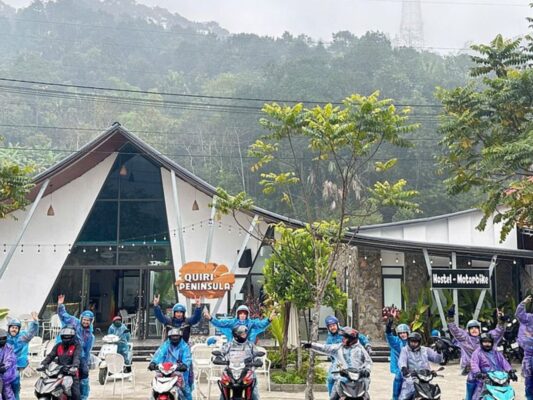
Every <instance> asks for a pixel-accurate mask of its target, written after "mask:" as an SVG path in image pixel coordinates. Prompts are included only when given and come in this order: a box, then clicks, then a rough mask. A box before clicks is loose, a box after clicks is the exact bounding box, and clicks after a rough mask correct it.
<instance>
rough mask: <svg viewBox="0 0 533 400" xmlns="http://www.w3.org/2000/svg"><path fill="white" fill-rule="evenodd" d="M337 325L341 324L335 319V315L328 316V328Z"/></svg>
mask: <svg viewBox="0 0 533 400" xmlns="http://www.w3.org/2000/svg"><path fill="white" fill-rule="evenodd" d="M335 324H337V325H338V324H339V320H338V319H337V318H336V317H334V316H333V315H328V316H327V317H326V326H330V325H335Z"/></svg>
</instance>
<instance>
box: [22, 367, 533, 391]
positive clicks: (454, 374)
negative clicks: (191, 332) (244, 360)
mask: <svg viewBox="0 0 533 400" xmlns="http://www.w3.org/2000/svg"><path fill="white" fill-rule="evenodd" d="M147 365H148V364H147V363H136V364H135V370H136V384H135V390H134V389H133V385H132V383H130V382H125V383H124V399H132V400H137V399H148V397H149V394H150V382H151V379H152V375H153V374H152V373H151V372H149V371H147V369H146V367H147ZM515 367H518V366H515ZM442 374H443V375H444V378H435V380H434V382H437V383H438V384H439V385H440V387H441V390H442V393H443V396H442V397H443V399H450V400H451V399H453V400H460V399H463V398H464V397H463V395H464V388H465V378H464V377H462V376H460V374H459V368H458V366H457V365H450V366H447V367H446V369H445V370H444V371H442ZM371 379H372V382H371V385H370V395H371V398H372V399H373V400H388V399H390V398H391V397H390V392H391V388H392V375H391V374H390V373H389V366H388V364H385V363H375V364H374V365H373V369H372V377H371ZM36 380H37V376H36V375H34V376H33V377H31V378H25V380H24V381H23V383H22V393H21V399H32V398H34V395H33V385H34V383H35V381H36ZM260 380H261V378H260ZM112 387H113V385H112V383H109V384H108V385H107V386H106V387H105V388H104V387H103V386H101V385H100V384H99V383H98V382H97V374H96V373H95V371H91V396H90V398H91V399H100V400H111V399H120V382H117V394H116V395H115V396H114V397H113V396H112ZM513 387H514V389H515V391H516V399H517V400H525V397H524V381H523V379H522V378H521V377H520V378H519V381H518V382H516V383H514V382H513ZM200 389H201V390H202V392H203V393H207V384H201V385H200ZM217 391H218V389H217V388H216V386H213V388H212V391H211V399H213V400H214V399H217V398H218V393H217ZM260 393H261V399H294V400H296V399H303V398H304V397H303V393H286V392H268V391H267V390H266V386H265V384H264V382H260ZM193 398H194V399H196V396H193ZM315 398H316V399H318V400H326V399H327V394H326V393H325V392H318V393H316V396H315Z"/></svg>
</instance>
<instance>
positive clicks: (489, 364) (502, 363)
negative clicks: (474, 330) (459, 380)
mask: <svg viewBox="0 0 533 400" xmlns="http://www.w3.org/2000/svg"><path fill="white" fill-rule="evenodd" d="M479 341H480V346H479V347H478V349H477V350H476V351H474V353H472V357H471V358H470V374H469V379H470V380H472V381H473V380H475V381H476V389H475V390H474V395H473V396H472V398H473V400H479V399H480V398H481V393H482V391H483V382H484V379H485V374H486V373H487V372H490V371H505V372H507V373H508V374H509V378H510V379H512V380H513V381H516V380H517V379H518V378H517V376H516V373H515V372H514V371H513V370H512V369H511V365H510V364H509V362H508V361H507V360H506V359H505V357H504V356H503V354H502V353H501V352H499V351H497V350H494V339H493V338H492V336H491V334H490V333H482V334H481V335H480V339H479Z"/></svg>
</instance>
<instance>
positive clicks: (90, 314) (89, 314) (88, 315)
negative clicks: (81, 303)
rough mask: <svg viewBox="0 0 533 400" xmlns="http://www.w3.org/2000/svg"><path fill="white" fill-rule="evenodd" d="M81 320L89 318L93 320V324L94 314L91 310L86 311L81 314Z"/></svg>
mask: <svg viewBox="0 0 533 400" xmlns="http://www.w3.org/2000/svg"><path fill="white" fill-rule="evenodd" d="M80 318H88V319H90V320H91V322H92V321H93V320H94V314H93V312H92V311H90V310H85V311H84V312H82V313H81V314H80Z"/></svg>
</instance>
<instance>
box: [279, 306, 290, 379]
mask: <svg viewBox="0 0 533 400" xmlns="http://www.w3.org/2000/svg"><path fill="white" fill-rule="evenodd" d="M290 318H291V302H290V301H288V302H286V303H285V304H284V305H283V344H282V345H281V370H282V371H287V357H288V355H289V346H288V342H289V322H290Z"/></svg>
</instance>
